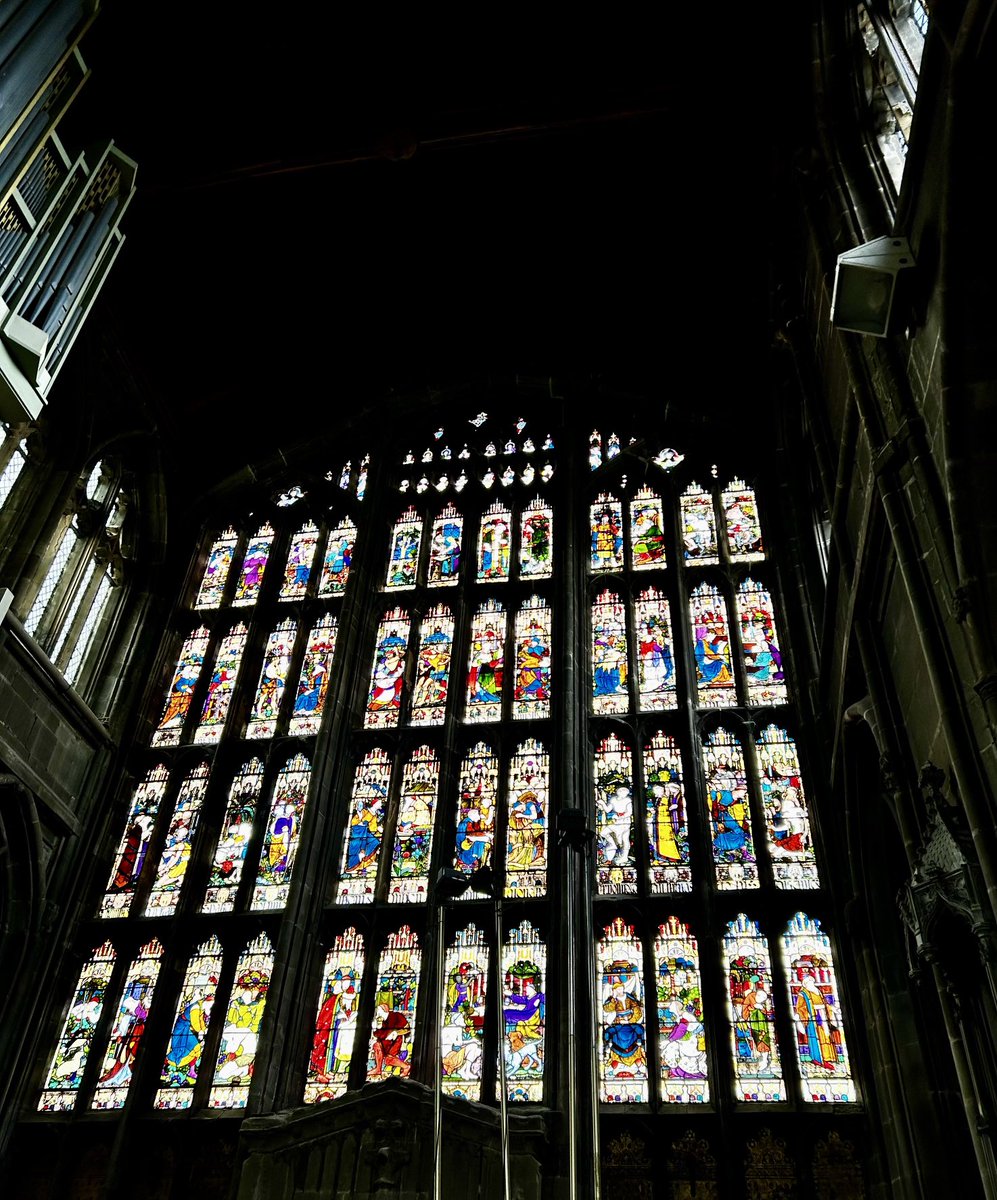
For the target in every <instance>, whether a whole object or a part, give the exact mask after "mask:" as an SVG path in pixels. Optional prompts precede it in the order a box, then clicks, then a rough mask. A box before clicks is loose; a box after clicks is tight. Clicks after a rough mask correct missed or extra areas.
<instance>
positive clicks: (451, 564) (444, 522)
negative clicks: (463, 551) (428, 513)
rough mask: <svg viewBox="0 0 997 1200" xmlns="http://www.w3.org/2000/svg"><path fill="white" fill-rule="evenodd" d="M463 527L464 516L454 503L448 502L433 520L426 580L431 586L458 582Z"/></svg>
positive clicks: (444, 585) (443, 585)
mask: <svg viewBox="0 0 997 1200" xmlns="http://www.w3.org/2000/svg"><path fill="white" fill-rule="evenodd" d="M463 528H464V518H463V517H462V516H461V515H460V513H459V512H458V511H457V510H456V509H455V508H454V506H453V505H452V504H448V505H447V506H446V508H445V509H444V510H443V511H442V512H441V513H440V515H439V516H438V517H437V518H436V520H435V521H434V522H433V536H432V538H431V539H430V542H429V577H428V579H427V580H426V582H427V584H428V585H429V587H446V586H447V585H448V584H454V583H456V582H457V576H458V572H459V571H460V548H461V536H462V531H463Z"/></svg>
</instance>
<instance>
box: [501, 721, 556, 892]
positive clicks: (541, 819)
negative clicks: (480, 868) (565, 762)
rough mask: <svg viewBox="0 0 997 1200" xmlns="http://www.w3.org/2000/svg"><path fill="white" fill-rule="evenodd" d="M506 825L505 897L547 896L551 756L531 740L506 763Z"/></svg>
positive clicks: (518, 747)
mask: <svg viewBox="0 0 997 1200" xmlns="http://www.w3.org/2000/svg"><path fill="white" fill-rule="evenodd" d="M508 805H509V809H508V811H509V821H508V828H507V833H506V852H505V894H506V896H508V897H510V898H512V899H516V898H527V897H530V898H532V897H536V896H543V895H545V894H546V892H547V848H548V814H549V811H550V756H549V755H548V753H547V751H546V749H545V748H544V746H543V744H542V743H541V742H538V741H537V740H536V739H535V738H530V739H528V740H527V741H525V742H523V743H522V745H520V746H517V747H516V753H515V754H514V755H513V756H512V758H511V760H510V762H509V792H508Z"/></svg>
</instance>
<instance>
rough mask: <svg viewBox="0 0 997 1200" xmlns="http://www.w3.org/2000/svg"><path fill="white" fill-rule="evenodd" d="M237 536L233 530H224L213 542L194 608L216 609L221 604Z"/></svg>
mask: <svg viewBox="0 0 997 1200" xmlns="http://www.w3.org/2000/svg"><path fill="white" fill-rule="evenodd" d="M238 540H239V535H238V534H237V533H236V531H235V530H234V529H231V528H229V529H226V530H225V532H224V533H222V534H220V535H219V536H218V538H217V539H216V540H215V542H214V544H213V545H212V547H211V550H210V552H209V553H208V562H207V565H206V566H205V568H204V575H203V577H202V579H201V586H200V587H199V588H198V590H197V599H196V600H195V601H194V607H195V608H218V606H219V605H220V604H221V602H222V593H223V592H224V591H225V584H226V583H228V573H229V571H230V570H231V569H232V559H233V558H234V557H235V546H236V542H237V541H238Z"/></svg>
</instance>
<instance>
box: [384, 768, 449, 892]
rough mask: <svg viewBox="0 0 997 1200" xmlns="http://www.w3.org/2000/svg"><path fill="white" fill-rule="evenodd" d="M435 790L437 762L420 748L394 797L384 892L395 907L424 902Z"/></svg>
mask: <svg viewBox="0 0 997 1200" xmlns="http://www.w3.org/2000/svg"><path fill="white" fill-rule="evenodd" d="M439 787H440V764H439V760H438V759H437V757H436V755H435V753H434V752H433V751H432V750H431V749H430V748H429V746H420V747H419V748H418V749H417V750H416V751H414V753H413V754H412V757H411V758H410V759H409V760H408V762H407V763H406V764H405V768H404V770H403V771H402V786H401V792H400V794H399V797H398V820H397V823H396V825H395V846H394V851H393V852H392V855H391V884H390V890H389V892H388V899H389V900H391V901H394V902H396V903H400V904H410V903H416V902H422V901H424V900H425V899H426V893H427V889H428V887H429V858H430V854H431V852H432V848H433V820H434V817H435V815H436V800H437V796H438V794H439Z"/></svg>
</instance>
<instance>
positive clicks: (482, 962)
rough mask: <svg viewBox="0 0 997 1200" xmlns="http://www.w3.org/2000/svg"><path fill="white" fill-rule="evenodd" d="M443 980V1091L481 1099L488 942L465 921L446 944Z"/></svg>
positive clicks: (462, 1098)
mask: <svg viewBox="0 0 997 1200" xmlns="http://www.w3.org/2000/svg"><path fill="white" fill-rule="evenodd" d="M444 970H445V973H446V982H445V985H444V992H443V1000H442V1004H441V1012H440V1056H441V1059H442V1067H443V1094H444V1095H445V1096H456V1097H458V1098H459V1099H461V1100H480V1099H481V1049H482V1045H483V1043H484V1038H485V1019H486V1015H485V998H486V995H487V992H488V943H487V942H486V941H485V935H484V934H483V933H482V932H481V930H480V929H475V927H474V926H473V925H468V926H467V928H466V929H461V930H459V931H458V933H457V935H456V936H455V937H454V941H453V945H452V946H449V947H448V948H447V957H446V965H445V968H444Z"/></svg>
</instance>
